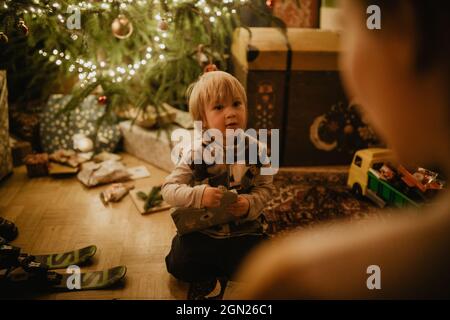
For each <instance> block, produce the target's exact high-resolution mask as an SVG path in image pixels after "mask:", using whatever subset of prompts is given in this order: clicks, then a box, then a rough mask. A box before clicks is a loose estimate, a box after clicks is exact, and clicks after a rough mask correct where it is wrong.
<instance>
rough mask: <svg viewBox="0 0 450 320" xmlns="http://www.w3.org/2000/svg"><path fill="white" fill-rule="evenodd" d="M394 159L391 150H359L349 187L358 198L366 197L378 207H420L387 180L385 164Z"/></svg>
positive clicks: (354, 158)
mask: <svg viewBox="0 0 450 320" xmlns="http://www.w3.org/2000/svg"><path fill="white" fill-rule="evenodd" d="M393 160H394V157H393V154H392V152H391V151H390V150H389V149H382V148H369V149H363V150H359V151H357V152H356V153H355V155H354V157H353V161H352V164H351V165H350V170H349V174H348V180H347V185H348V186H349V187H350V188H351V189H352V191H353V192H354V193H355V194H357V195H358V196H366V197H367V198H369V199H371V200H372V201H373V202H375V203H376V204H377V205H378V206H380V207H384V206H386V205H394V206H397V207H404V206H406V205H412V206H415V207H418V206H419V204H418V202H416V201H414V200H412V199H411V198H410V197H408V196H406V195H405V194H404V193H402V192H400V191H399V190H398V189H396V188H394V187H393V186H392V185H391V184H390V183H388V181H387V180H388V179H386V178H385V177H386V175H388V174H389V173H386V172H385V171H383V169H385V167H384V164H385V163H393Z"/></svg>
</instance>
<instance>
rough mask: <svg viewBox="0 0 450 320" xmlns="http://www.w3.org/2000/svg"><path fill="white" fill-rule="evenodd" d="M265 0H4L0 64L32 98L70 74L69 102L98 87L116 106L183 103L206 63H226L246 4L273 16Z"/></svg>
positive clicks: (0, 6) (221, 65) (73, 103)
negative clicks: (234, 33) (70, 90)
mask: <svg viewBox="0 0 450 320" xmlns="http://www.w3.org/2000/svg"><path fill="white" fill-rule="evenodd" d="M261 3H262V6H264V1H247V0H220V1H219V0H198V1H189V0H188V1H183V0H168V1H163V0H84V1H81V0H0V21H1V23H0V46H1V51H2V53H1V62H0V63H1V65H0V69H1V68H6V67H8V68H9V70H10V71H12V72H10V73H9V77H11V73H12V78H13V79H12V83H15V84H16V86H17V85H19V86H20V84H21V83H26V87H25V88H23V90H22V92H21V93H20V94H18V95H17V96H18V97H21V98H26V99H30V98H33V97H32V96H33V95H37V96H38V97H43V96H44V97H45V96H46V93H47V92H46V91H49V92H51V91H52V90H53V89H54V86H55V83H58V81H60V82H61V81H63V82H64V84H67V83H70V82H72V83H73V92H72V93H73V98H72V100H71V102H70V103H69V104H68V105H67V108H66V109H67V110H70V109H71V108H73V107H75V106H77V105H78V104H79V103H80V102H81V100H82V99H84V98H85V97H86V96H87V95H89V94H91V93H92V92H93V90H94V89H95V88H101V89H102V90H103V93H102V99H103V100H104V101H102V102H103V103H105V104H106V105H107V108H109V109H110V110H117V109H120V108H124V107H127V106H130V105H132V106H135V107H137V108H145V107H146V106H147V105H154V106H156V107H157V108H158V107H160V106H162V104H163V103H164V102H168V103H170V104H172V105H174V106H176V107H178V108H181V109H185V108H186V106H185V91H186V88H187V86H188V85H189V84H190V83H191V82H193V81H194V80H195V79H196V78H197V77H198V76H199V75H200V74H201V73H202V71H203V69H204V67H205V66H207V65H209V64H216V65H217V67H218V68H219V69H222V70H226V68H227V59H228V57H229V55H228V50H229V47H230V41H231V36H232V33H233V30H234V29H235V28H236V27H239V26H242V23H241V20H240V15H239V13H240V10H242V9H243V8H247V9H249V10H252V11H254V12H258V13H260V14H262V15H266V16H267V17H270V16H269V15H267V11H264V10H263V8H262V6H261ZM270 19H272V20H273V21H276V22H278V23H279V24H280V25H282V23H280V21H278V20H276V19H275V18H273V17H270ZM12 68H13V70H11V69H12ZM18 70H20V71H22V74H20V73H19V72H18ZM15 71H17V72H16V73H14V72H15ZM14 78H15V79H14ZM69 80H70V81H69ZM10 81H11V79H10ZM36 87H37V88H38V89H34V88H36ZM13 95H14V92H13Z"/></svg>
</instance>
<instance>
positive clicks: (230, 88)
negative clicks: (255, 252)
mask: <svg viewBox="0 0 450 320" xmlns="http://www.w3.org/2000/svg"><path fill="white" fill-rule="evenodd" d="M188 95H189V110H190V112H191V114H192V116H193V119H194V121H202V125H203V129H205V130H207V129H217V130H219V131H220V132H221V133H222V134H223V136H224V137H225V136H226V130H227V129H234V130H237V129H243V130H245V127H246V124H247V106H246V105H247V98H246V94H245V90H244V88H243V87H242V85H241V84H240V83H239V81H238V80H237V79H236V78H234V77H233V76H232V75H230V74H228V73H226V72H223V71H212V72H207V73H205V74H203V75H202V76H201V77H200V78H199V80H198V81H197V82H196V83H194V84H193V85H192V86H191V87H190V88H189V90H188ZM202 142H203V143H202V147H205V146H206V145H207V143H206V142H204V140H203V141H202ZM226 143H227V140H226V138H224V142H223V144H222V145H225V146H227V144H226ZM225 149H226V148H224V150H225ZM197 151H198V150H194V149H191V150H189V152H187V153H186V154H184V156H183V159H182V161H180V163H179V164H178V165H177V166H176V168H175V169H174V170H173V172H172V173H171V174H170V175H169V176H168V177H167V178H166V180H165V183H164V184H163V186H162V195H163V198H164V200H165V201H166V202H167V203H169V204H170V205H172V206H174V207H192V208H213V207H218V206H219V205H220V200H221V198H222V191H221V190H219V188H218V187H219V186H221V185H222V186H225V187H227V188H228V189H230V188H235V189H237V191H238V194H239V195H238V198H237V201H236V202H235V203H233V204H232V205H230V206H229V207H228V211H229V214H230V215H233V216H235V217H236V218H238V220H237V221H236V222H231V223H227V224H224V225H220V226H216V227H212V228H209V229H206V230H202V231H200V232H193V233H189V234H186V235H183V236H180V235H178V234H177V235H176V236H175V237H174V238H173V241H172V248H171V250H170V253H169V254H168V256H167V257H166V266H167V270H168V271H169V272H170V273H171V274H172V275H173V276H175V277H176V278H178V279H180V280H184V281H188V282H196V283H198V282H201V283H205V282H206V283H211V284H215V283H216V279H217V278H219V277H226V278H229V277H231V276H232V274H233V273H234V271H235V270H236V267H237V266H238V264H239V263H240V261H241V260H242V259H243V257H244V256H245V255H246V254H247V253H248V251H249V250H250V249H252V248H253V247H254V246H255V245H256V244H258V243H259V242H260V241H261V240H262V239H263V238H265V235H264V224H263V222H262V219H261V213H262V210H263V208H264V206H265V205H266V203H267V201H268V200H269V198H270V195H271V193H272V188H273V185H272V182H273V177H272V176H271V175H261V174H260V168H261V164H259V165H249V164H237V163H233V164H226V163H225V164H208V163H206V162H205V161H202V163H201V164H195V163H194V162H193V161H189V160H192V157H193V155H194V153H195V152H197Z"/></svg>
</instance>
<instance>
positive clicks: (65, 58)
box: [0, 0, 249, 87]
mask: <svg viewBox="0 0 450 320" xmlns="http://www.w3.org/2000/svg"><path fill="white" fill-rule="evenodd" d="M13 1H14V0H3V1H0V10H2V9H4V10H5V9H6V10H7V9H9V7H10V6H12V5H13ZM247 1H249V0H223V1H222V3H223V6H222V7H217V6H216V7H211V6H209V5H208V3H207V2H206V1H205V0H198V1H193V0H172V1H171V4H172V5H173V6H176V5H181V4H183V3H194V5H195V7H196V8H197V9H198V10H201V12H202V14H203V15H204V16H205V17H206V18H207V19H208V20H209V22H210V23H215V22H216V20H217V19H218V18H220V17H221V16H230V15H231V14H236V9H234V8H229V7H231V6H233V5H234V6H235V5H236V4H242V5H243V4H245V3H246V2H247ZM2 2H3V6H2ZM150 2H151V3H152V4H153V5H154V6H155V8H157V7H158V5H159V6H160V5H161V2H164V1H162V0H161V1H160V0H101V1H97V2H89V1H80V2H78V3H77V4H76V5H72V6H75V7H76V8H78V9H79V10H80V12H83V13H89V12H90V11H91V12H102V11H110V10H111V9H112V6H115V7H116V8H119V11H120V12H123V13H124V14H126V12H127V10H128V9H129V8H130V6H136V5H137V6H145V5H148V4H149V3H150ZM66 9H67V8H66ZM62 12H65V10H64V8H63V7H62V5H61V4H60V3H58V2H57V1H45V2H44V0H33V5H30V6H29V7H27V8H23V11H22V12H21V13H23V14H30V15H31V16H32V18H36V17H42V16H44V15H47V14H49V13H51V14H53V15H56V17H57V19H58V20H59V21H60V22H61V23H63V24H64V23H65V22H66V20H65V19H64V15H63V14H62ZM19 13H20V12H19ZM154 19H155V21H157V23H161V22H162V21H164V22H168V23H170V22H171V21H172V17H171V14H170V12H169V13H165V14H162V13H161V12H156V13H155V15H154ZM168 36H169V34H168V30H160V34H159V35H155V36H154V37H153V40H154V43H155V45H154V47H147V48H146V50H144V52H143V54H142V56H141V57H140V59H138V60H136V61H134V63H131V64H124V65H115V66H112V65H110V64H109V63H108V62H107V61H98V62H97V63H95V62H94V61H90V60H88V59H83V58H79V57H72V56H71V55H70V53H68V52H63V51H62V50H59V49H57V48H55V49H53V50H50V51H45V50H42V49H41V50H39V54H40V55H41V56H43V57H47V58H48V60H49V61H50V62H51V63H55V64H56V65H57V66H63V65H64V66H67V68H68V69H67V70H68V71H69V72H71V73H77V74H78V79H79V80H80V86H81V87H85V86H86V85H88V84H89V83H95V82H97V80H98V78H99V77H107V78H109V79H110V80H111V81H112V82H113V83H120V82H123V81H128V80H131V79H132V78H133V77H134V76H136V75H137V74H138V71H139V70H140V69H142V68H144V67H145V66H148V65H149V64H151V63H152V62H153V63H158V62H161V61H164V60H166V54H167V53H166V49H167V47H166V44H165V41H164V39H166V38H167V37H168ZM71 39H72V40H73V41H77V40H78V39H79V36H78V35H77V34H76V33H72V34H71Z"/></svg>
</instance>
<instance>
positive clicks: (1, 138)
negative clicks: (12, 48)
mask: <svg viewBox="0 0 450 320" xmlns="http://www.w3.org/2000/svg"><path fill="white" fill-rule="evenodd" d="M12 167H13V163H12V156H11V147H10V145H9V124H8V90H7V87H6V71H0V179H2V178H3V177H5V176H6V175H7V174H9V173H10V172H11V171H12Z"/></svg>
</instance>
